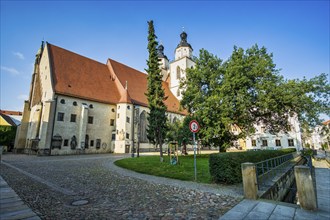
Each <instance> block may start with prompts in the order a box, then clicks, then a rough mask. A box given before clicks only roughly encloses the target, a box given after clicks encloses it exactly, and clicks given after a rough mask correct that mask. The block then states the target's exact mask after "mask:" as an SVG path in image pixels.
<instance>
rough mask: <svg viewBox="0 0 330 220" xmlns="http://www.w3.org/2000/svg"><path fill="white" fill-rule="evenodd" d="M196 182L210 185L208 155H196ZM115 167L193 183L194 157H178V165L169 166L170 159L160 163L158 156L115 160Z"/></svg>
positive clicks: (166, 158)
mask: <svg viewBox="0 0 330 220" xmlns="http://www.w3.org/2000/svg"><path fill="white" fill-rule="evenodd" d="M196 161H197V182H201V183H211V176H210V172H209V155H197V158H196ZM115 164H116V165H117V166H120V167H123V168H126V169H129V170H134V171H136V172H139V173H146V174H150V175H154V176H162V177H167V178H172V179H179V180H187V181H194V156H193V155H190V156H180V157H179V164H177V165H171V164H170V157H169V156H164V162H163V163H161V162H160V160H159V156H142V157H139V158H137V157H134V158H126V159H122V160H117V161H116V162H115Z"/></svg>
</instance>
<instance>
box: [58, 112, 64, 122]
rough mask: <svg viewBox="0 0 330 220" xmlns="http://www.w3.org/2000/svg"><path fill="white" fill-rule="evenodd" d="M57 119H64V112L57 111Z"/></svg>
mask: <svg viewBox="0 0 330 220" xmlns="http://www.w3.org/2000/svg"><path fill="white" fill-rule="evenodd" d="M57 121H64V113H63V112H58V113H57Z"/></svg>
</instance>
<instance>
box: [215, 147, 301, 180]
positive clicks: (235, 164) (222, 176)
mask: <svg viewBox="0 0 330 220" xmlns="http://www.w3.org/2000/svg"><path fill="white" fill-rule="evenodd" d="M294 151H295V149H292V148H291V149H290V148H288V149H283V150H262V151H246V152H231V153H219V154H211V155H210V158H209V167H210V175H211V177H212V180H213V181H214V182H216V183H224V184H234V183H240V182H242V171H241V164H242V163H246V162H251V163H257V162H260V161H263V160H267V159H270V158H273V157H278V156H282V155H284V154H288V153H290V152H294Z"/></svg>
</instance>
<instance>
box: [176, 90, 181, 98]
mask: <svg viewBox="0 0 330 220" xmlns="http://www.w3.org/2000/svg"><path fill="white" fill-rule="evenodd" d="M176 96H178V97H179V96H180V89H178V91H176Z"/></svg>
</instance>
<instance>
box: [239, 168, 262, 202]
mask: <svg viewBox="0 0 330 220" xmlns="http://www.w3.org/2000/svg"><path fill="white" fill-rule="evenodd" d="M241 168H242V178H243V189H244V197H245V198H246V199H253V200H256V199H257V198H258V184H257V174H256V166H255V165H254V163H242V165H241Z"/></svg>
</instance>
